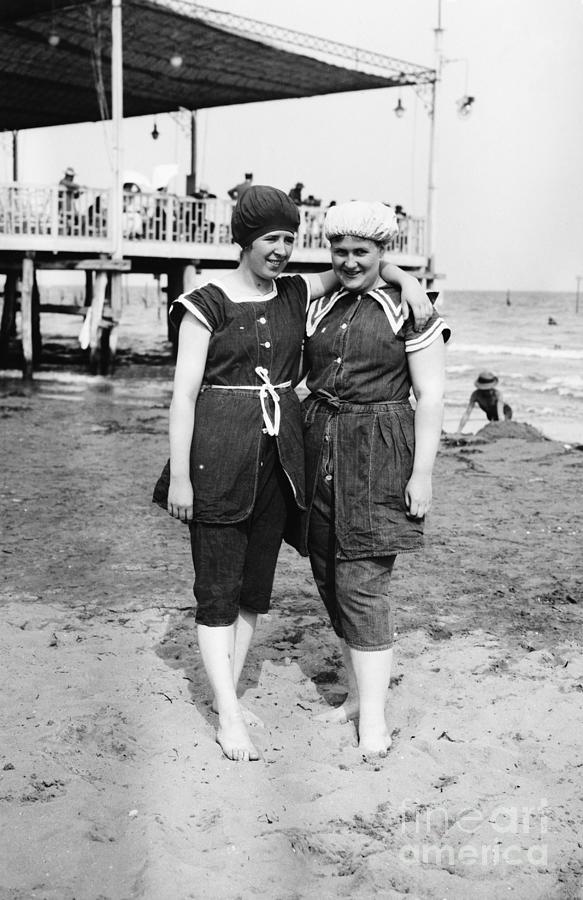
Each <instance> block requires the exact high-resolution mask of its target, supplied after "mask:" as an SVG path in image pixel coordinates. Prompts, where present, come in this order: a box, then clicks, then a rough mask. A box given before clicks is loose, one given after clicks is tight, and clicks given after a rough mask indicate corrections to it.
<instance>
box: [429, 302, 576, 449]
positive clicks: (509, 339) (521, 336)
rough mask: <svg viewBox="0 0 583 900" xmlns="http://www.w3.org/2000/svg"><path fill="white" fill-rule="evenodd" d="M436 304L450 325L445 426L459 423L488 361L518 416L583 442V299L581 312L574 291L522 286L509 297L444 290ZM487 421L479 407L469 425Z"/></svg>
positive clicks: (557, 435) (566, 439)
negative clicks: (527, 289) (524, 288)
mask: <svg viewBox="0 0 583 900" xmlns="http://www.w3.org/2000/svg"><path fill="white" fill-rule="evenodd" d="M437 306H438V309H439V311H440V313H441V315H442V316H443V317H444V318H445V319H446V321H447V323H448V325H449V326H450V327H451V329H452V337H451V340H450V341H449V343H448V345H447V388H446V408H445V418H444V428H445V430H446V431H457V427H458V424H459V420H460V417H461V415H462V413H463V411H464V409H465V406H466V404H467V402H468V399H469V396H470V393H471V391H472V390H473V382H474V380H475V378H476V377H477V375H478V374H479V373H480V372H481V371H483V370H485V369H488V370H490V371H492V372H494V373H495V374H496V375H497V376H498V378H499V379H500V381H499V385H498V387H499V390H500V391H501V392H502V395H503V397H504V400H505V401H506V402H507V403H509V404H510V406H511V407H512V409H513V414H514V418H515V419H516V420H517V421H519V422H527V423H529V424H530V425H533V426H534V427H535V428H538V429H540V431H542V432H543V433H544V434H545V435H547V437H550V438H553V439H555V440H559V441H563V442H566V443H583V303H581V305H580V309H579V312H578V313H577V312H576V311H575V295H574V293H570V294H569V293H564V294H562V293H542V292H540V293H537V292H518V291H517V292H511V293H510V294H509V296H508V302H507V294H506V292H505V291H444V292H443V293H442V294H441V296H440V298H439V299H438V301H437ZM550 320H552V322H554V323H556V324H549V321H550ZM486 421H487V420H486V416H485V414H484V413H483V412H482V411H481V410H480V409H478V408H477V407H474V411H473V413H472V416H471V418H470V421H469V422H468V424H467V425H466V428H465V430H466V431H473V432H475V431H477V430H479V429H480V428H481V427H482V426H483V425H485V424H486Z"/></svg>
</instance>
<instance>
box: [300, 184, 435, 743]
mask: <svg viewBox="0 0 583 900" xmlns="http://www.w3.org/2000/svg"><path fill="white" fill-rule="evenodd" d="M396 229H397V222H396V219H395V215H394V213H393V211H392V209H390V208H389V207H386V206H385V205H384V204H382V203H362V202H352V203H347V204H343V205H341V206H335V207H332V208H331V209H330V210H329V211H328V213H327V215H326V221H325V232H326V236H327V238H328V240H329V241H330V243H331V252H332V265H333V269H334V272H335V274H336V275H337V277H338V280H339V281H340V284H341V287H340V289H339V290H336V291H334V292H333V293H331V294H328V295H326V296H325V297H323V298H322V299H320V300H316V301H314V302H312V303H311V304H310V307H309V310H308V319H307V330H306V333H307V339H306V343H305V350H304V354H305V365H306V367H307V369H308V377H307V386H308V388H309V390H310V392H311V393H310V395H309V396H308V397H307V399H306V400H305V401H304V407H305V409H304V422H305V427H304V441H305V452H306V489H307V499H308V509H309V519H308V530H307V546H308V550H309V556H310V562H311V565H312V571H313V574H314V578H315V580H316V584H317V586H318V590H319V592H320V594H321V597H322V599H323V601H324V603H325V605H326V608H327V610H328V614H329V616H330V620H331V623H332V626H333V628H334V630H335V632H336V634H337V635H338V637H339V638H340V640H341V642H342V649H343V655H344V660H345V664H346V668H347V673H348V687H349V689H348V696H347V697H346V700H345V702H344V703H343V705H342V706H341V707H340V708H339V709H337V710H335V711H334V712H333V713H332V714H331V716H330V717H329V718H331V719H333V720H335V721H346V720H348V719H356V718H357V719H358V733H359V747H360V748H361V750H362V751H363V753H364V754H380V755H386V752H387V750H388V748H389V746H390V743H391V737H390V732H389V728H388V726H387V723H386V721H385V703H386V700H387V695H388V688H389V682H390V677H391V664H392V655H393V650H392V645H393V636H394V630H395V624H394V608H393V601H392V598H391V594H390V577H391V572H392V569H393V565H394V563H395V557H396V554H397V553H401V552H408V551H411V550H415V549H417V548H418V547H420V546H421V544H422V534H423V518H424V516H425V514H426V512H427V511H428V510H429V508H430V506H431V493H432V491H431V475H432V469H433V463H434V459H435V455H436V452H437V448H438V444H439V437H440V433H441V423H442V406H443V391H444V369H445V366H444V340H447V338H448V337H449V329H447V327H446V325H445V323H444V322H443V320H442V319H441V318H440V316H439V315H437V313H435V312H432V315H431V317H430V319H429V320H428V321H427V323H426V324H425V326H424V328H423V329H422V330H421V331H420V332H416V331H415V330H414V328H413V325H412V322H411V320H410V319H408V318H407V315H406V314H404V311H403V306H402V298H401V296H400V295H399V291H397V290H393V289H391V288H389V287H387V286H386V285H384V284H383V282H382V279H381V277H380V272H381V266H382V260H383V255H384V251H385V246H386V243H387V241H388V240H389V239H390V238H391V237H392V236H393V234H394V233H395V232H396ZM411 387H412V388H413V392H414V395H415V399H416V405H415V410H414V411H413V409H412V407H411V404H410V402H409V394H410V390H411Z"/></svg>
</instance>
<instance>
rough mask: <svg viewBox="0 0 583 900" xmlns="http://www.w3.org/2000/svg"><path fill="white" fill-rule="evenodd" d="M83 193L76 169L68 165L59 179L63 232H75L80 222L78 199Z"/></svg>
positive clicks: (60, 215) (60, 218) (60, 229)
mask: <svg viewBox="0 0 583 900" xmlns="http://www.w3.org/2000/svg"><path fill="white" fill-rule="evenodd" d="M80 193H81V188H80V185H78V184H77V182H76V181H75V169H74V168H73V167H72V166H68V167H67V168H66V169H65V172H64V175H63V177H62V178H61V180H60V181H59V204H58V206H59V231H60V233H61V234H69V233H74V232H75V230H76V228H77V226H78V224H79V213H78V210H77V200H78V199H79V195H80Z"/></svg>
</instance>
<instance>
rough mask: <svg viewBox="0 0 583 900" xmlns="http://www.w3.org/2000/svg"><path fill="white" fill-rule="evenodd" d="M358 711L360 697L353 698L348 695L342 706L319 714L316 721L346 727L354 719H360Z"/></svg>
mask: <svg viewBox="0 0 583 900" xmlns="http://www.w3.org/2000/svg"><path fill="white" fill-rule="evenodd" d="M358 709H359V707H358V697H351V696H350V694H348V695H347V696H346V698H345V700H344V702H343V703H342V704H341V705H340V706H335V707H334V708H333V709H327V710H326V711H325V712H323V713H319V715H317V716H316V721H317V722H327V723H328V724H332V725H335V724H342V725H345V724H346V723H347V722H350V721H351V720H352V719H357V718H358Z"/></svg>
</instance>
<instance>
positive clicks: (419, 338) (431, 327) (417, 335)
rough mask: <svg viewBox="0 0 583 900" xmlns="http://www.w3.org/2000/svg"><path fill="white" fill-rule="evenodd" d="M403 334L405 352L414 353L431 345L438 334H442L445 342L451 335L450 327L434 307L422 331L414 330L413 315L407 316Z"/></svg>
mask: <svg viewBox="0 0 583 900" xmlns="http://www.w3.org/2000/svg"><path fill="white" fill-rule="evenodd" d="M403 335H404V337H405V350H406V352H407V353H414V352H415V351H416V350H423V348H424V347H429V346H431V344H432V343H433V342H434V341H435V340H437V338H438V337H439V336H440V335H443V341H444V343H447V342H448V341H449V339H450V336H451V329H450V328H449V326H448V325H447V324H446V322H444V320H443V319H442V318H441V316H440V315H439V313H438V312H437V311H436V310H435V309H434V310H433V314H432V315H431V318H430V319H429V321H428V322H427V323H426V325H425V327H424V328H423V330H422V331H415V323H414V321H413V317H412V316H409V318H408V319H407V321H406V322H405V324H404V326H403Z"/></svg>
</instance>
